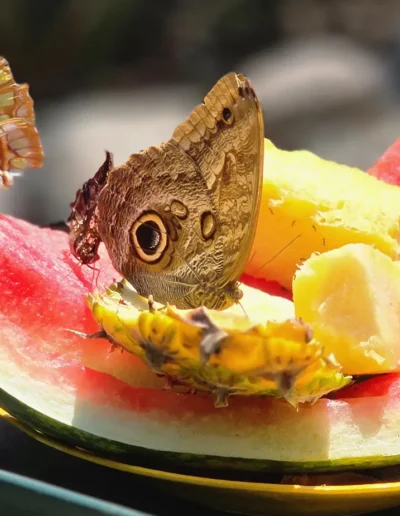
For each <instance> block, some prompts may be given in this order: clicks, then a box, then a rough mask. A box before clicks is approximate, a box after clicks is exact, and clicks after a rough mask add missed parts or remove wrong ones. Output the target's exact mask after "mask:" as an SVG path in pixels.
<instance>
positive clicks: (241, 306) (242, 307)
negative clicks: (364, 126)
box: [238, 301, 250, 321]
mask: <svg viewBox="0 0 400 516" xmlns="http://www.w3.org/2000/svg"><path fill="white" fill-rule="evenodd" d="M238 305H239V306H240V308H241V309H242V311H243V313H244V316H245V317H246V318H247V319H248V320H249V321H250V317H249V314H248V313H247V312H246V310H245V308H244V306H243V305H242V303H241V302H240V301H238Z"/></svg>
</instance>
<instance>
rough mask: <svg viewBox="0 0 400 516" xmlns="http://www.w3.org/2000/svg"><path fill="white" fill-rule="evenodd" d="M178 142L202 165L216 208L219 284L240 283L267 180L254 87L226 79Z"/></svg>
mask: <svg viewBox="0 0 400 516" xmlns="http://www.w3.org/2000/svg"><path fill="white" fill-rule="evenodd" d="M172 140H173V141H175V142H176V143H177V144H178V145H179V146H180V147H181V148H182V149H183V151H184V152H185V153H187V154H188V155H189V156H190V157H191V158H192V160H193V161H194V162H195V163H196V165H197V167H198V168H199V170H200V173H201V175H202V176H203V177H204V178H205V180H206V184H207V188H208V189H209V192H210V197H211V198H212V200H213V202H214V204H215V205H216V211H217V213H218V226H219V227H218V238H216V239H215V252H216V253H223V260H222V261H221V263H220V265H219V270H217V271H216V272H217V273H218V276H219V277H220V280H219V281H220V282H221V283H228V282H229V281H232V280H235V279H238V278H239V276H240V275H241V273H242V272H243V269H244V267H245V264H246V261H247V259H248V256H249V253H250V250H251V245H252V242H253V239H254V234H255V230H256V226H257V219H258V212H259V205H260V200H261V191H262V175H263V153H264V124H263V117H262V111H261V108H260V106H259V102H258V99H257V96H256V94H255V92H254V89H253V87H252V85H251V83H250V81H249V80H248V79H247V78H246V77H244V76H243V75H240V74H235V73H230V74H228V75H226V76H224V77H223V78H222V79H220V80H219V81H218V82H217V84H216V85H215V86H214V88H213V89H212V90H211V91H210V92H209V94H208V95H207V96H206V97H205V99H204V103H203V104H202V105H200V106H198V107H197V108H196V109H194V111H193V112H192V113H191V114H190V116H189V118H188V119H187V120H186V121H184V122H183V123H182V124H180V125H179V126H178V127H177V128H176V130H175V132H174V134H173V137H172Z"/></svg>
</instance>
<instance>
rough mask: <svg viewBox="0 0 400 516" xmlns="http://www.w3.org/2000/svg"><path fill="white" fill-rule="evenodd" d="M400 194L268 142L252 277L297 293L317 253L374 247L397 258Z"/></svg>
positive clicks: (360, 174) (249, 271) (250, 268)
mask: <svg viewBox="0 0 400 516" xmlns="http://www.w3.org/2000/svg"><path fill="white" fill-rule="evenodd" d="M399 220H400V188H398V187H397V186H393V185H388V184H385V183H384V182H382V181H379V180H377V179H375V178H374V177H372V176H370V175H368V174H366V173H365V172H363V171H362V170H359V169H357V168H352V167H349V166H346V165H340V164H338V163H335V162H332V161H326V160H324V159H322V158H320V157H318V156H316V155H315V154H313V153H311V152H308V151H283V150H280V149H277V148H276V147H275V146H274V145H273V144H272V143H271V142H270V141H269V140H267V139H266V140H265V152H264V180H263V193H262V201H261V210H260V216H259V220H258V225H257V233H256V237H255V241H254V244H253V248H252V251H251V253H250V258H249V261H248V263H247V266H246V271H245V272H246V273H247V274H249V275H250V276H253V277H256V278H257V277H258V278H260V277H262V278H266V279H270V280H276V281H278V282H279V283H280V284H281V285H282V286H284V287H286V288H289V289H290V288H291V285H292V279H293V275H294V273H295V272H296V270H297V267H298V266H299V265H301V263H302V262H304V261H305V260H306V259H307V258H309V257H310V256H311V254H312V253H314V252H325V251H328V250H331V249H337V248H338V247H341V246H343V245H345V244H348V243H354V242H357V243H366V244H373V245H374V246H375V247H376V248H377V249H380V250H381V251H382V252H383V253H385V254H386V255H388V256H390V257H391V258H396V257H397V255H398V239H399V236H400V223H399Z"/></svg>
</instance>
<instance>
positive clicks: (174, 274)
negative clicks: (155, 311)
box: [97, 73, 264, 309]
mask: <svg viewBox="0 0 400 516" xmlns="http://www.w3.org/2000/svg"><path fill="white" fill-rule="evenodd" d="M263 142H264V130H263V121H262V112H261V109H260V106H259V104H258V100H257V97H256V95H255V93H254V90H253V88H252V87H251V84H250V83H249V81H248V79H246V78H245V77H244V76H242V75H239V74H235V73H230V74H228V75H226V76H224V77H223V78H222V79H220V80H219V81H218V82H217V84H216V85H215V86H214V87H213V88H212V90H211V91H210V92H209V93H208V95H207V96H206V97H205V99H204V102H203V104H201V105H200V106H198V107H197V108H195V109H194V110H193V111H192V113H191V114H190V116H189V117H188V119H187V120H185V121H184V122H183V123H181V124H180V125H179V126H178V127H177V128H176V129H175V131H174V133H173V135H172V138H171V139H170V140H169V141H167V142H165V143H163V144H161V145H160V146H158V147H150V148H148V149H147V150H145V151H142V152H140V153H137V154H133V155H132V156H131V157H130V158H129V159H128V160H127V162H126V163H124V164H123V165H121V166H119V167H116V168H113V169H112V170H111V171H110V173H109V175H108V178H107V183H106V185H105V186H104V188H103V189H102V190H101V192H100V193H99V196H98V200H97V215H98V227H97V230H98V234H99V236H100V238H101V240H102V241H103V242H104V244H105V246H106V248H107V250H108V253H109V255H110V257H111V260H112V263H113V265H114V267H115V268H116V269H117V270H118V271H119V272H120V273H121V274H122V275H123V276H124V277H125V278H126V279H127V280H128V281H129V282H130V283H131V284H132V285H133V286H134V287H135V289H136V290H137V291H138V293H139V294H141V295H143V296H150V295H152V296H153V297H154V299H155V300H156V301H158V302H160V303H165V304H166V303H170V304H173V305H175V306H177V307H178V308H195V307H198V306H206V307H208V308H216V309H223V308H227V307H228V306H231V305H232V304H233V303H235V302H237V301H239V299H240V298H241V295H242V293H241V291H240V288H239V283H238V279H239V277H240V275H241V274H242V272H243V269H244V267H245V265H246V261H247V259H248V256H249V253H250V249H251V245H252V242H253V239H254V233H255V229H256V225H257V218H258V211H259V204H260V198H261V188H262V165H263Z"/></svg>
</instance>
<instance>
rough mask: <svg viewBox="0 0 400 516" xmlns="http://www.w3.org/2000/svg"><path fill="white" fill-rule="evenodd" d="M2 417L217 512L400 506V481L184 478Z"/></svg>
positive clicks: (274, 515) (271, 514)
mask: <svg viewBox="0 0 400 516" xmlns="http://www.w3.org/2000/svg"><path fill="white" fill-rule="evenodd" d="M0 417H1V418H2V419H3V420H4V421H6V422H7V423H10V424H12V425H13V426H14V427H16V428H18V429H19V430H21V431H22V432H24V433H25V434H27V435H28V436H30V437H32V438H33V439H35V440H37V441H39V442H41V443H43V444H45V445H47V446H49V447H51V448H54V449H56V450H58V451H61V452H64V453H67V454H69V455H72V456H74V457H78V458H80V459H83V460H86V461H89V462H93V463H95V464H99V465H101V466H105V467H108V468H114V469H117V470H119V471H124V472H126V473H131V474H134V475H139V476H143V477H147V478H148V479H149V480H150V481H151V482H152V484H153V486H154V487H155V488H157V489H159V490H160V491H163V492H167V493H169V494H172V495H174V496H176V497H177V498H181V499H184V500H187V501H191V502H195V503H197V504H199V505H201V506H204V507H208V508H212V509H214V510H221V511H227V512H232V513H237V514H247V515H252V516H253V515H254V516H263V515H265V516H267V515H268V516H279V515H287V514H291V515H293V516H296V515H299V516H300V515H306V514H307V515H310V514H324V515H326V516H329V515H335V516H342V515H343V516H351V515H357V514H358V515H361V514H369V513H372V512H375V511H379V510H384V509H389V508H393V507H396V506H398V505H400V481H399V482H385V483H371V484H357V485H345V486H344V485H340V486H323V485H322V486H316V487H315V486H301V485H285V484H270V483H261V482H243V481H232V480H224V479H219V478H206V477H200V476H199V477H197V476H194V475H184V474H178V473H172V472H168V471H161V470H156V469H150V468H145V467H141V466H135V465H134V464H125V463H121V462H117V461H114V460H110V459H105V458H102V457H97V456H96V455H94V454H91V453H89V452H87V451H85V450H82V449H78V448H75V447H73V446H68V445H65V444H63V443H60V442H57V441H56V440H54V439H51V438H49V437H47V436H44V435H43V434H41V433H40V432H37V431H36V430H34V429H32V428H30V427H29V426H27V425H25V424H23V423H21V422H19V421H17V420H16V419H15V418H14V417H12V416H10V415H9V414H8V413H7V412H5V411H3V410H1V409H0Z"/></svg>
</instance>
